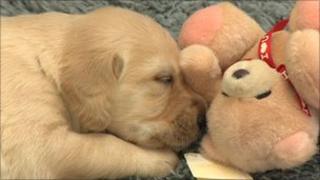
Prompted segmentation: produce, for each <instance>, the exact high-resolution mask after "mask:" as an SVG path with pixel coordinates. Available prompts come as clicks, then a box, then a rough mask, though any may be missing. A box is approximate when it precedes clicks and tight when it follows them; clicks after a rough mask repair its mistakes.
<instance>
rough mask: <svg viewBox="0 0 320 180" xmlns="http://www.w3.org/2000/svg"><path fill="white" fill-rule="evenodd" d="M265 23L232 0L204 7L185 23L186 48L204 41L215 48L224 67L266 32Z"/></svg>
mask: <svg viewBox="0 0 320 180" xmlns="http://www.w3.org/2000/svg"><path fill="white" fill-rule="evenodd" d="M263 34H264V32H263V30H262V29H261V27H260V26H259V25H258V24H257V23H256V22H255V21H254V20H253V19H252V18H250V17H249V16H248V15H247V14H245V12H243V11H242V10H240V9H239V8H237V7H235V6H234V5H233V4H231V3H229V2H223V3H219V4H217V5H212V6H209V7H207V8H204V9H200V10H198V11H197V12H195V13H194V14H193V15H191V16H190V17H189V18H188V19H187V20H186V22H185V23H184V24H183V26H182V29H181V32H180V36H179V44H180V46H181V47H182V48H184V47H186V46H189V45H191V44H202V45H205V46H207V47H209V48H210V49H212V50H213V51H214V53H215V55H216V56H217V58H218V59H219V64H220V66H221V68H222V69H223V70H225V69H226V68H227V67H228V66H230V65H231V64H233V63H234V62H235V61H237V60H239V59H241V57H242V56H243V55H244V54H245V52H246V51H247V50H248V49H250V48H251V47H252V46H253V45H254V44H255V43H256V42H257V41H258V39H259V38H260V37H261V36H263Z"/></svg>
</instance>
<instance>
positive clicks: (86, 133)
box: [1, 7, 203, 179]
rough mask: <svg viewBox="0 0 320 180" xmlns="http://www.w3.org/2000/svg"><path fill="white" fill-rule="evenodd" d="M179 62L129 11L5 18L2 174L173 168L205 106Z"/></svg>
mask: <svg viewBox="0 0 320 180" xmlns="http://www.w3.org/2000/svg"><path fill="white" fill-rule="evenodd" d="M178 61H179V49H178V47H177V45H176V43H175V41H174V40H173V39H172V38H171V36H170V35H169V33H168V32H167V31H166V30H164V29H163V28H162V27H161V26H160V25H158V24H157V23H155V22H154V21H153V20H152V19H150V18H148V17H145V16H143V15H139V14H137V13H135V12H131V11H129V10H124V9H120V8H114V7H113V8H104V9H99V10H96V11H94V12H91V13H88V14H86V15H67V14H60V13H47V14H41V15H25V16H17V17H6V18H4V17H1V135H2V137H1V138H2V139H1V144H2V146H1V178H14V179H18V178H28V179H36V178H38V179H39V178H40V179H45V178H51V179H53V178H58V179H59V178H98V177H108V178H118V177H123V176H129V175H140V176H163V175H167V174H168V173H170V171H171V170H173V169H174V168H175V166H176V164H177V162H178V159H177V157H176V155H175V153H174V152H173V150H180V149H182V148H184V147H186V146H187V145H189V144H190V143H191V142H192V141H194V140H195V139H196V137H197V134H198V127H197V121H196V119H197V115H198V113H199V112H200V111H201V109H203V108H202V101H201V99H199V98H198V97H197V96H196V95H195V94H193V93H192V92H191V91H190V90H189V89H188V88H187V87H186V86H185V85H184V83H183V78H182V75H181V72H180V69H179V66H178ZM105 132H107V133H105ZM170 149H171V150H170Z"/></svg>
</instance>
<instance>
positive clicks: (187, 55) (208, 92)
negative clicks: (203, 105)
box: [179, 45, 221, 103]
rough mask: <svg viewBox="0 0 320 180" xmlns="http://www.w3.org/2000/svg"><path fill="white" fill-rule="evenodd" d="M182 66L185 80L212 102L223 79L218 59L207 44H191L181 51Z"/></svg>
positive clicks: (208, 101)
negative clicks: (219, 82)
mask: <svg viewBox="0 0 320 180" xmlns="http://www.w3.org/2000/svg"><path fill="white" fill-rule="evenodd" d="M179 63H180V66H181V69H182V74H183V76H184V79H185V82H186V83H187V84H188V85H189V86H190V87H191V88H192V89H193V90H194V91H195V92H196V93H198V94H199V95H201V96H202V97H203V98H204V99H206V101H207V103H210V102H211V100H212V99H213V97H214V96H215V94H216V92H217V88H218V85H217V83H218V81H219V80H220V79H221V69H220V66H219V64H218V59H217V57H216V56H215V55H214V53H213V52H212V51H211V50H210V49H209V48H208V47H206V46H202V45H191V46H188V47H187V48H185V49H183V50H182V51H181V55H180V62H179Z"/></svg>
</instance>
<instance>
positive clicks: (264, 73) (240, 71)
mask: <svg viewBox="0 0 320 180" xmlns="http://www.w3.org/2000/svg"><path fill="white" fill-rule="evenodd" d="M279 77H280V76H279V74H278V73H277V72H276V71H275V70H274V69H272V68H271V67H269V65H268V64H266V63H265V62H264V61H262V60H251V61H240V62H237V63H235V64H233V65H232V66H230V67H229V68H228V69H227V70H226V71H225V73H224V76H223V80H222V94H223V95H224V96H227V97H238V98H250V97H256V98H257V99H262V98H260V96H263V97H267V96H269V95H270V94H271V89H272V86H273V85H274V83H275V82H276V79H278V78H279Z"/></svg>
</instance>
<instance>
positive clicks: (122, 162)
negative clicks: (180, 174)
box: [51, 132, 178, 178]
mask: <svg viewBox="0 0 320 180" xmlns="http://www.w3.org/2000/svg"><path fill="white" fill-rule="evenodd" d="M65 133H66V134H65ZM65 133H61V132H60V133H59V134H60V135H59V136H60V137H61V139H60V140H59V141H60V142H61V143H59V144H61V146H56V147H57V149H56V151H54V152H55V155H56V156H57V158H54V159H55V160H57V159H58V161H56V162H57V163H58V164H56V165H55V166H56V167H55V168H54V167H53V168H52V169H57V167H59V168H58V169H57V170H58V171H57V175H58V177H61V178H74V177H85V178H99V177H108V178H118V177H124V176H130V175H139V176H165V175H168V174H169V173H170V172H171V171H173V170H174V168H175V166H176V164H177V163H178V158H177V156H176V155H175V153H174V152H172V151H166V150H151V149H144V148H141V147H138V146H135V145H133V144H131V143H128V142H126V141H124V140H121V139H119V138H117V137H115V136H112V135H108V134H76V133H73V132H65ZM62 135H63V136H62ZM65 137H66V138H65ZM54 141H55V142H54V143H55V144H57V139H55V140H54ZM51 152H52V151H51ZM52 164H53V165H54V163H52Z"/></svg>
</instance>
